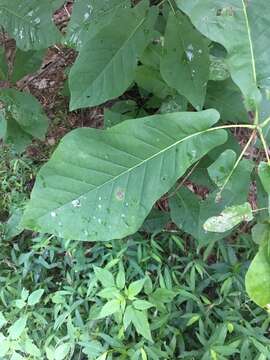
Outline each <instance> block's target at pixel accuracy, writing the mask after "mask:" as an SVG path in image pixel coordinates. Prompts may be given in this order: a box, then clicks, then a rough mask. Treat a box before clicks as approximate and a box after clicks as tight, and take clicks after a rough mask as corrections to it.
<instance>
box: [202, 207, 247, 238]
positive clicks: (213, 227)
mask: <svg viewBox="0 0 270 360" xmlns="http://www.w3.org/2000/svg"><path fill="white" fill-rule="evenodd" d="M252 219H253V214H252V208H251V206H250V204H249V203H245V204H243V205H238V206H231V207H228V208H226V209H225V210H224V211H222V212H221V213H220V215H218V216H213V217H211V218H209V219H208V220H207V221H206V222H205V223H204V226H203V227H204V229H205V230H206V231H211V232H221V233H222V232H226V231H228V230H231V229H232V228H233V227H235V226H236V225H238V224H240V223H241V222H242V221H251V220H252Z"/></svg>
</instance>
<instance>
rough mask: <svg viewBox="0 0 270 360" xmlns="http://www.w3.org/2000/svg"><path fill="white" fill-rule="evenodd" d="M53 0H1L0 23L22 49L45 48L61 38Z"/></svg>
mask: <svg viewBox="0 0 270 360" xmlns="http://www.w3.org/2000/svg"><path fill="white" fill-rule="evenodd" d="M54 5H55V4H54V3H53V2H52V1H48V0H47V1H40V0H12V1H10V0H0V25H2V26H3V27H4V28H5V30H6V31H7V32H8V33H9V35H10V36H11V37H13V38H14V39H15V40H16V43H17V46H18V47H19V48H20V49H22V50H31V49H36V50H37V49H45V48H46V47H48V46H51V45H53V44H55V43H56V42H57V41H59V40H60V32H59V31H58V30H57V28H56V26H55V25H54V24H53V21H52V15H53V11H54Z"/></svg>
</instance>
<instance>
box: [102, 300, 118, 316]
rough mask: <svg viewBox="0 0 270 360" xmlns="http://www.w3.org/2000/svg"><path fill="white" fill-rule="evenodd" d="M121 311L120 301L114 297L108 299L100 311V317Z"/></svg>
mask: <svg viewBox="0 0 270 360" xmlns="http://www.w3.org/2000/svg"><path fill="white" fill-rule="evenodd" d="M118 311H120V302H119V300H116V299H113V300H110V301H108V302H107V303H106V304H105V305H104V306H103V307H102V309H101V310H100V313H99V315H98V319H102V318H105V317H107V316H110V315H112V314H114V313H116V312H118Z"/></svg>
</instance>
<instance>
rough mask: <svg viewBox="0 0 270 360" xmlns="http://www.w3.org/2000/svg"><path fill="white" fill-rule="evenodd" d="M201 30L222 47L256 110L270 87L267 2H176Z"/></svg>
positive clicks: (206, 0) (240, 0)
mask: <svg viewBox="0 0 270 360" xmlns="http://www.w3.org/2000/svg"><path fill="white" fill-rule="evenodd" d="M176 3H177V5H178V7H179V8H180V9H181V10H182V11H184V12H185V13H186V14H187V15H188V16H189V17H190V19H191V21H192V22H193V24H194V25H195V26H196V27H197V29H198V30H199V31H201V32H202V34H204V35H205V36H207V37H208V38H210V39H211V40H213V41H215V42H218V43H220V44H222V45H223V46H224V47H225V48H226V50H227V52H228V57H227V63H228V68H229V71H230V73H231V76H232V79H233V81H234V82H235V83H236V84H237V85H238V86H239V87H240V89H241V91H242V93H243V94H244V96H245V98H246V99H247V101H248V103H249V105H250V106H251V107H252V108H254V106H255V105H257V104H258V103H259V101H260V99H261V96H260V93H259V91H258V86H261V87H267V88H269V87H270V76H269V75H270V63H269V57H270V48H269V46H268V45H267V44H268V42H269V38H270V19H269V16H268V14H269V12H270V2H269V1H268V0H256V1H245V0H203V1H198V0H176Z"/></svg>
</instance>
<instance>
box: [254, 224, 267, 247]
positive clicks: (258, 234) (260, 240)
mask: <svg viewBox="0 0 270 360" xmlns="http://www.w3.org/2000/svg"><path fill="white" fill-rule="evenodd" d="M252 240H253V241H254V242H255V243H256V244H259V245H262V244H264V243H266V242H267V241H270V224H269V223H267V224H256V225H255V226H253V228H252Z"/></svg>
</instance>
